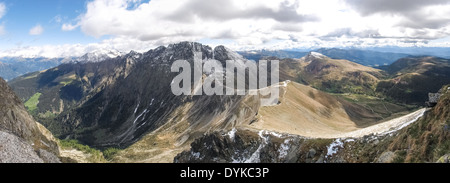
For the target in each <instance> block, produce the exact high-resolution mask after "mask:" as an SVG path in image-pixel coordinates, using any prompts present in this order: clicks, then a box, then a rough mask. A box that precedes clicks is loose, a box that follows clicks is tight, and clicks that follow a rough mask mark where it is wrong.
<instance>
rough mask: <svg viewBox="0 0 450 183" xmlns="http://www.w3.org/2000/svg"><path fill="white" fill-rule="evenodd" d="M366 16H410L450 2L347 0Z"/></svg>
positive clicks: (441, 0)
mask: <svg viewBox="0 0 450 183" xmlns="http://www.w3.org/2000/svg"><path fill="white" fill-rule="evenodd" d="M345 1H346V2H347V3H348V4H350V5H351V6H352V7H354V9H355V10H357V11H359V12H361V13H362V14H363V15H364V16H367V15H371V14H375V13H392V14H408V13H410V12H415V11H417V10H420V9H422V8H423V7H426V6H431V5H445V4H449V3H450V2H449V1H448V0H426V1H424V0H395V1H393V0H345Z"/></svg>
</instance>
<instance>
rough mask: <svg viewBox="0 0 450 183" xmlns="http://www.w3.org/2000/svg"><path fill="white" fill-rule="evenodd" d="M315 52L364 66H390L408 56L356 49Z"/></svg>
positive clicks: (330, 49) (328, 49)
mask: <svg viewBox="0 0 450 183" xmlns="http://www.w3.org/2000/svg"><path fill="white" fill-rule="evenodd" d="M315 52H319V53H322V54H324V55H326V56H328V57H330V58H332V59H345V60H349V61H352V62H355V63H358V64H361V65H365V66H371V67H375V66H382V65H390V64H391V63H393V62H395V61H396V60H398V59H400V58H403V57H407V56H409V55H408V54H404V53H391V52H377V51H370V50H357V49H348V50H347V49H338V48H321V49H318V50H315Z"/></svg>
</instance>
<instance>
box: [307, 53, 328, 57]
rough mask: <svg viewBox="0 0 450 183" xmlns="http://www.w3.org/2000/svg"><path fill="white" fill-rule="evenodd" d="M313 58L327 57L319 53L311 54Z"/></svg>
mask: <svg viewBox="0 0 450 183" xmlns="http://www.w3.org/2000/svg"><path fill="white" fill-rule="evenodd" d="M310 55H311V56H313V57H319V58H320V57H325V55H323V54H322V53H318V52H311V53H310Z"/></svg>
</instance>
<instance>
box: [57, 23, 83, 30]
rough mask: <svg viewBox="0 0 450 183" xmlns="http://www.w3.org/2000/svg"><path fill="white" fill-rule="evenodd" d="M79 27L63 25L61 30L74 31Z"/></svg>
mask: <svg viewBox="0 0 450 183" xmlns="http://www.w3.org/2000/svg"><path fill="white" fill-rule="evenodd" d="M77 27H79V25H72V24H63V25H62V27H61V30H63V31H72V30H74V29H76V28H77Z"/></svg>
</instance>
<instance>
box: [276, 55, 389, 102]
mask: <svg viewBox="0 0 450 183" xmlns="http://www.w3.org/2000/svg"><path fill="white" fill-rule="evenodd" d="M280 77H281V78H282V79H290V80H294V81H297V82H300V83H304V84H309V85H311V86H313V87H315V88H317V89H320V90H322V91H327V92H332V93H360V94H370V95H374V92H375V90H374V89H375V86H376V84H377V83H378V80H379V79H380V78H382V77H384V73H383V72H382V71H381V70H378V69H374V68H371V67H367V66H363V65H360V64H357V63H354V62H350V61H348V60H337V59H331V58H329V57H327V56H325V55H322V54H320V53H317V52H310V53H309V54H308V55H306V56H305V57H302V58H300V59H285V60H284V61H282V62H280Z"/></svg>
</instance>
